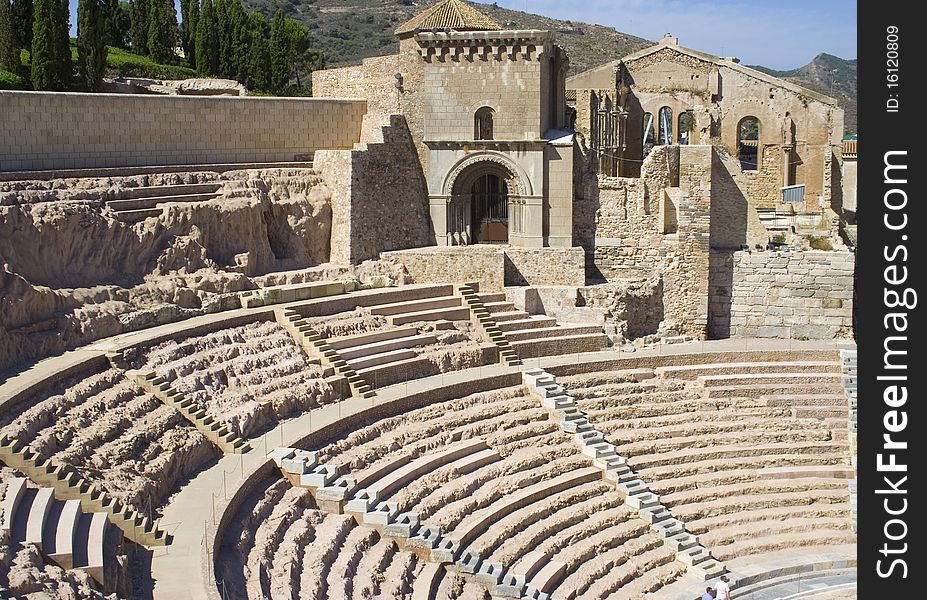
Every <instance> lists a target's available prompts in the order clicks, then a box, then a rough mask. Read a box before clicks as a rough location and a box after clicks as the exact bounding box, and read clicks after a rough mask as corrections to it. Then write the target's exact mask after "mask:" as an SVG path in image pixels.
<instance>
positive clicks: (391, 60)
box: [312, 54, 399, 115]
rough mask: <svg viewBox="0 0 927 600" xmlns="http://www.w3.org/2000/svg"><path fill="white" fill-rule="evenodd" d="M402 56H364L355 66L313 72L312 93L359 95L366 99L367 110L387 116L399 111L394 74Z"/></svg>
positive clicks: (323, 95) (331, 96) (338, 96)
mask: <svg viewBox="0 0 927 600" xmlns="http://www.w3.org/2000/svg"><path fill="white" fill-rule="evenodd" d="M398 72H399V55H397V54H390V55H388V56H376V57H373V58H367V59H364V61H363V62H362V63H361V64H359V65H355V66H351V67H341V68H339V69H322V70H317V71H313V72H312V95H313V96H315V97H317V98H358V99H362V100H366V101H367V112H369V113H371V114H380V115H388V114H392V113H396V112H398V109H399V100H398V96H399V91H398V90H397V89H396V87H395V83H396V78H395V74H396V73H398Z"/></svg>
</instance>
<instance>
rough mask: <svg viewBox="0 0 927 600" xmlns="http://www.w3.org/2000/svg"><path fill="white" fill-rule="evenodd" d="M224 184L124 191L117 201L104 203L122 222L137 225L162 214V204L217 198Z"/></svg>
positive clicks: (125, 189)
mask: <svg viewBox="0 0 927 600" xmlns="http://www.w3.org/2000/svg"><path fill="white" fill-rule="evenodd" d="M222 185H223V182H221V181H215V182H209V183H184V184H180V185H154V186H144V187H136V188H124V189H123V190H121V192H120V193H119V197H118V198H114V199H112V200H107V201H106V206H107V207H109V208H110V209H111V210H112V211H113V212H114V213H115V215H116V218H117V219H119V220H120V221H122V222H123V223H138V222H139V221H144V220H145V219H147V218H148V217H156V216H158V215H160V214H161V208H160V205H161V204H166V203H168V202H205V201H207V200H213V199H215V198H217V197H218V195H219V189H220V188H221V187H222Z"/></svg>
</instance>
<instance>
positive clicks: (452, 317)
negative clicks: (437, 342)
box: [387, 298, 470, 325]
mask: <svg viewBox="0 0 927 600" xmlns="http://www.w3.org/2000/svg"><path fill="white" fill-rule="evenodd" d="M458 300H459V298H458ZM441 320H444V321H469V320H470V309H469V308H467V307H449V308H438V309H434V310H424V311H419V312H411V313H404V314H400V315H394V316H390V317H387V321H389V323H390V324H391V325H405V324H406V323H417V322H419V321H441Z"/></svg>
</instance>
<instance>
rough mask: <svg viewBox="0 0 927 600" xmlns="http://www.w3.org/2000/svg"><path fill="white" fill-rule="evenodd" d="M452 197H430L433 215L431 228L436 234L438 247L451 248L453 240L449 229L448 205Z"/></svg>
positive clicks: (429, 208) (430, 208)
mask: <svg viewBox="0 0 927 600" xmlns="http://www.w3.org/2000/svg"><path fill="white" fill-rule="evenodd" d="M450 200H451V198H450V196H428V210H429V212H430V214H431V226H432V227H433V228H434V232H435V243H436V244H437V245H438V246H450V245H451V243H452V242H451V238H450V235H449V232H448V229H447V204H448V202H450Z"/></svg>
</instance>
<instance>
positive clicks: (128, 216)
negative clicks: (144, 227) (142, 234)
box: [115, 208, 163, 223]
mask: <svg viewBox="0 0 927 600" xmlns="http://www.w3.org/2000/svg"><path fill="white" fill-rule="evenodd" d="M162 212H163V211H162V209H160V208H141V209H138V210H119V211H116V212H115V214H116V218H117V219H118V220H120V221H122V222H123V223H140V222H142V221H144V220H145V219H148V218H150V217H159V216H161V213H162Z"/></svg>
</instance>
